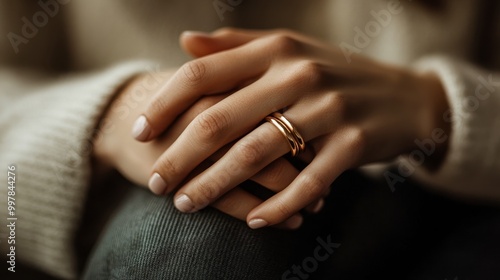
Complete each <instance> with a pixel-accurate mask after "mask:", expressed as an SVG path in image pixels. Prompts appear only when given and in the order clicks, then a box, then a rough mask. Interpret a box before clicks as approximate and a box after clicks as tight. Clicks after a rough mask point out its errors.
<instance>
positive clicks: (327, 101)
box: [322, 92, 348, 120]
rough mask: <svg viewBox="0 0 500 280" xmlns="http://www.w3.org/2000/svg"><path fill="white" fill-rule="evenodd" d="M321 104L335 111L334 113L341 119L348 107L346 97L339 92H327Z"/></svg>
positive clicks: (343, 117)
mask: <svg viewBox="0 0 500 280" xmlns="http://www.w3.org/2000/svg"><path fill="white" fill-rule="evenodd" d="M322 104H323V105H324V106H326V108H327V109H328V110H329V111H331V112H335V115H336V116H338V117H339V118H340V119H341V120H343V119H345V117H346V114H347V112H348V109H347V101H346V97H345V96H344V94H342V93H339V92H331V93H329V94H326V95H325V96H324V97H323V100H322Z"/></svg>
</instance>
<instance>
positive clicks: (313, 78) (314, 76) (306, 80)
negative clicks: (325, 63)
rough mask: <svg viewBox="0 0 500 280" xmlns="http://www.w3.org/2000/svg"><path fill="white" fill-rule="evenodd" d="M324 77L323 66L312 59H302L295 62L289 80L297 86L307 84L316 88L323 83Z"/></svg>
mask: <svg viewBox="0 0 500 280" xmlns="http://www.w3.org/2000/svg"><path fill="white" fill-rule="evenodd" d="M323 77H324V71H323V67H322V66H321V65H320V64H319V63H317V62H315V61H311V60H302V61H299V62H297V63H295V66H294V70H293V74H292V75H290V76H289V79H290V80H289V81H288V82H290V83H292V84H293V85H295V86H302V87H303V86H307V87H308V88H311V87H312V88H316V87H318V86H319V85H321V82H322V80H323Z"/></svg>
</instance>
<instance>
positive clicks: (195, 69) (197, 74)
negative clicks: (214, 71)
mask: <svg viewBox="0 0 500 280" xmlns="http://www.w3.org/2000/svg"><path fill="white" fill-rule="evenodd" d="M181 69H182V73H183V75H184V78H185V79H186V80H187V81H188V83H191V84H198V83H200V82H201V81H202V80H203V78H204V77H205V75H206V72H207V66H206V64H205V62H203V60H200V59H198V60H193V61H190V62H187V63H185V64H184V65H183V66H182V67H181Z"/></svg>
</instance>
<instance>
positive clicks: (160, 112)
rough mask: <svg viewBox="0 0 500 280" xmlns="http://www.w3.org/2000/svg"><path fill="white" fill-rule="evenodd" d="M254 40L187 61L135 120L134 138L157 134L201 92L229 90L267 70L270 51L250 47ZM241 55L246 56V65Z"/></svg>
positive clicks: (203, 93)
mask: <svg viewBox="0 0 500 280" xmlns="http://www.w3.org/2000/svg"><path fill="white" fill-rule="evenodd" d="M254 42H256V41H253V42H251V43H250V44H248V45H244V46H241V47H239V48H235V49H231V50H228V51H224V52H220V53H216V54H213V55H208V56H205V57H202V58H199V59H196V60H192V61H190V62H187V63H186V64H184V65H183V66H182V67H181V68H180V69H179V70H178V71H177V72H176V73H175V74H174V76H173V77H172V78H171V79H170V80H168V81H167V82H166V83H165V85H164V86H163V87H162V88H161V89H160V90H159V91H158V93H156V94H155V96H154V97H153V98H152V99H151V101H150V103H149V105H148V106H147V108H146V110H145V111H144V113H143V114H142V115H141V116H140V117H139V118H138V119H137V120H136V122H135V124H134V127H133V131H132V135H133V136H134V138H136V139H137V140H139V141H149V140H151V139H153V138H155V137H156V136H158V135H159V134H161V133H162V132H163V131H164V130H165V129H166V128H167V127H168V126H169V125H170V124H171V123H172V122H173V120H174V119H175V118H176V117H177V116H178V115H180V114H181V113H182V112H184V111H185V110H186V109H187V108H189V107H190V106H191V105H192V104H193V103H194V102H195V101H196V100H198V99H199V98H200V97H201V96H203V95H210V94H215V93H221V92H227V91H230V90H232V89H234V88H236V87H237V86H238V85H240V84H243V83H245V82H248V80H249V79H251V78H253V77H256V76H258V75H259V74H261V73H262V72H263V71H265V69H266V68H267V67H268V65H269V64H270V61H271V59H270V55H263V54H262V53H260V52H255V51H250V50H249V48H253V46H251V45H252V44H254ZM257 43H258V42H257ZM242 57H245V64H243V65H242V63H240V61H241V58H242Z"/></svg>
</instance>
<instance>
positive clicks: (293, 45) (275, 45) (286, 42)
mask: <svg viewBox="0 0 500 280" xmlns="http://www.w3.org/2000/svg"><path fill="white" fill-rule="evenodd" d="M267 40H268V41H267V43H268V44H269V46H267V47H270V49H271V50H274V52H275V53H277V54H280V55H285V56H286V55H293V54H296V53H297V51H298V50H299V47H300V42H299V41H297V40H295V39H294V38H292V37H291V36H289V35H288V34H286V33H278V34H273V35H269V36H268V37H267Z"/></svg>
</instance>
